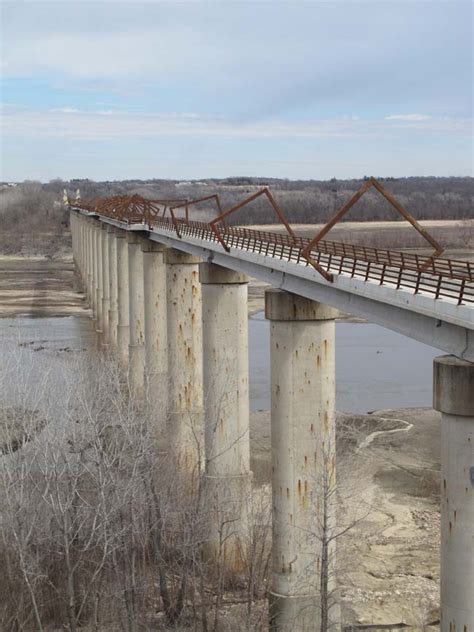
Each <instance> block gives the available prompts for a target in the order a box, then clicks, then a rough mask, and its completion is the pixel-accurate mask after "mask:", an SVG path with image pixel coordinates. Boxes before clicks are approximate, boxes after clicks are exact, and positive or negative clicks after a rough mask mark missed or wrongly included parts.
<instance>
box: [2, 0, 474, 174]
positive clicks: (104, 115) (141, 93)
mask: <svg viewBox="0 0 474 632" xmlns="http://www.w3.org/2000/svg"><path fill="white" fill-rule="evenodd" d="M1 9H2V20H1V30H2V33H1V35H2V38H1V39H2V49H1V63H2V74H3V81H2V92H1V102H2V106H1V107H2V146H1V158H2V172H1V175H0V178H1V179H3V180H14V181H15V180H23V179H25V178H29V179H40V180H49V179H51V178H54V177H62V178H67V179H69V178H73V177H79V178H85V177H89V178H93V179H124V178H168V177H169V178H184V179H188V178H201V177H212V176H215V177H225V176H236V175H252V176H275V177H288V178H293V179H298V178H331V177H333V176H335V177H339V178H345V177H360V176H362V175H365V174H367V175H370V174H373V175H380V176H389V175H393V176H404V175H406V176H410V175H437V176H441V175H472V169H473V164H472V159H473V152H472V149H473V145H472V85H473V84H472V70H473V68H472V65H473V64H472V57H473V49H472V35H473V22H472V11H473V8H472V3H471V2H458V1H456V0H450V1H448V2H442V1H438V0H425V1H411V0H405V1H404V0H397V1H396V2H389V1H384V0H378V1H377V2H358V1H355V0H354V1H351V0H346V1H344V2H339V1H335V0H332V1H331V2H317V1H313V2H298V1H292V2H276V1H274V0H272V1H268V2H266V1H260V2H258V1H253V2H229V1H227V0H220V1H219V2H198V1H195V2H177V1H174V2H157V1H149V2H121V1H117V0H115V1H113V2H107V1H90V0H89V1H86V0H84V1H82V2H69V1H67V0H61V1H57V2H42V1H39V0H30V1H26V2H24V1H21V0H15V1H14V2H13V1H12V2H2V3H1Z"/></svg>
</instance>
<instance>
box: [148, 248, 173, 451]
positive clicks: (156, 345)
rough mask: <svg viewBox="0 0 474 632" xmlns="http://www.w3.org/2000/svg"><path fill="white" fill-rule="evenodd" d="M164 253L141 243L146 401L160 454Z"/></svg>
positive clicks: (164, 395) (164, 401) (164, 389)
mask: <svg viewBox="0 0 474 632" xmlns="http://www.w3.org/2000/svg"><path fill="white" fill-rule="evenodd" d="M164 251H165V247H164V246H162V245H160V244H157V243H156V242H153V241H150V240H143V243H142V252H143V279H144V293H145V393H146V397H145V400H146V405H147V412H148V418H149V420H150V425H151V428H152V433H153V436H154V438H155V442H156V446H157V448H158V449H159V450H160V451H161V450H163V449H164V448H165V445H166V443H165V442H166V439H167V437H166V430H167V428H166V423H167V419H168V332H167V322H166V311H167V307H166V264H165V261H164Z"/></svg>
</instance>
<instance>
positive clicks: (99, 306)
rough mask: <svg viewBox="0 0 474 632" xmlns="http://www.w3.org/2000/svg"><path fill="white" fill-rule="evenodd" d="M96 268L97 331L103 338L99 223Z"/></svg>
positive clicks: (96, 239)
mask: <svg viewBox="0 0 474 632" xmlns="http://www.w3.org/2000/svg"><path fill="white" fill-rule="evenodd" d="M94 248H95V252H94V256H95V261H94V268H95V319H96V326H95V331H96V333H97V334H98V335H99V340H100V339H101V337H102V225H101V224H100V223H99V222H96V223H95V226H94Z"/></svg>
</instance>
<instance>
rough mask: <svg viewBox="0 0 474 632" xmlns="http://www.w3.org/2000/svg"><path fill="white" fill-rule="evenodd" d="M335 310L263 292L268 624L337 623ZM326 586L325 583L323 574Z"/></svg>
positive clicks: (308, 626)
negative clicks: (267, 350)
mask: <svg viewBox="0 0 474 632" xmlns="http://www.w3.org/2000/svg"><path fill="white" fill-rule="evenodd" d="M336 314H337V312H336V310H334V309H332V308H330V307H328V306H326V305H323V304H320V303H316V302H314V301H311V300H309V299H306V298H303V297H300V296H296V295H293V294H290V293H287V292H283V291H281V290H274V289H271V290H267V291H266V292H265V316H266V318H268V319H269V320H270V321H271V326H270V332H271V333H270V347H271V434H272V496H273V546H272V576H271V585H270V596H269V600H270V629H271V630H272V631H277V630H278V632H287V631H288V632H289V631H290V630H291V631H292V632H303V631H305V632H307V631H308V630H319V629H320V625H321V618H322V617H324V616H327V617H328V625H329V626H330V629H338V627H339V608H338V607H337V606H335V607H332V608H331V609H330V610H329V612H327V608H326V607H325V605H326V600H325V599H324V592H327V593H328V594H329V593H331V600H332V599H334V589H335V586H334V575H333V573H332V572H331V571H332V565H333V564H334V561H335V560H334V553H335V551H334V543H330V542H329V538H330V537H331V535H332V533H333V529H334V508H333V507H332V506H331V504H332V503H331V502H329V501H330V499H331V497H333V495H334V489H333V488H334V485H335V392H336V388H335V360H334V356H335V353H334V352H335V324H334V319H335V317H336ZM324 572H328V576H329V580H328V583H327V584H326V585H325V587H323V582H322V577H323V573H324Z"/></svg>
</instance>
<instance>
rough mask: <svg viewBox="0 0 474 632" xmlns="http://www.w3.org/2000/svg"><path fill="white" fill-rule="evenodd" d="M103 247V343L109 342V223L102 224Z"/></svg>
mask: <svg viewBox="0 0 474 632" xmlns="http://www.w3.org/2000/svg"><path fill="white" fill-rule="evenodd" d="M101 228H102V231H101V248H102V259H101V261H102V325H101V329H102V344H103V345H107V344H108V343H109V309H110V281H109V232H108V227H107V224H102V225H101Z"/></svg>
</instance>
